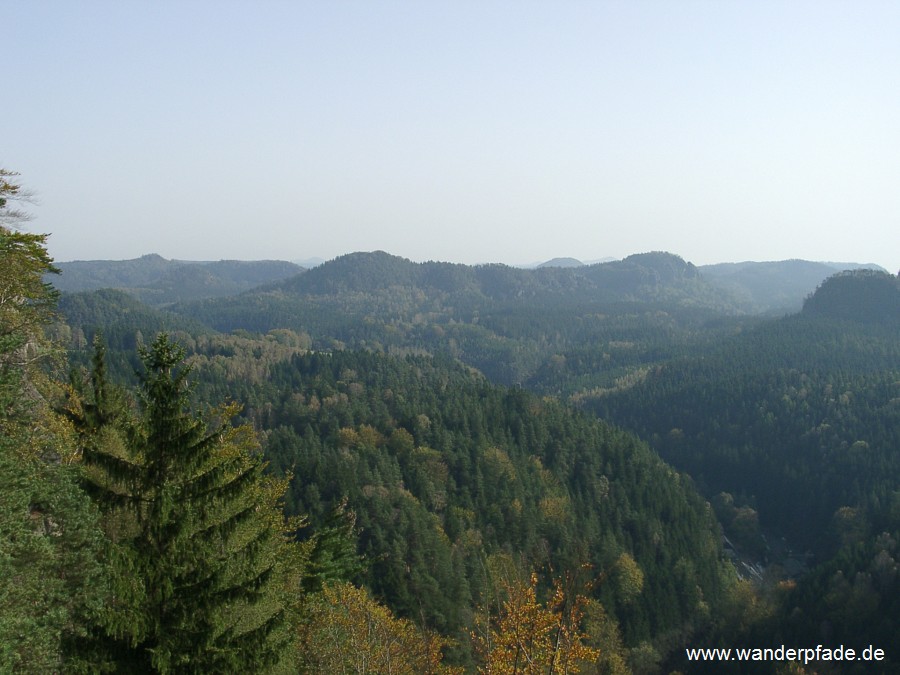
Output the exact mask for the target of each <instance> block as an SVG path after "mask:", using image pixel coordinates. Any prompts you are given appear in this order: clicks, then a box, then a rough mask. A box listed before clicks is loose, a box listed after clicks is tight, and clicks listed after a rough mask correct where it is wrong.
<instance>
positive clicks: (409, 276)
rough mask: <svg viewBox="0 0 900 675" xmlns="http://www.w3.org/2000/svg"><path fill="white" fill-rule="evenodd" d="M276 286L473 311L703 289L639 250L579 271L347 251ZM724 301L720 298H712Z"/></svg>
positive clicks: (695, 278) (692, 294)
mask: <svg viewBox="0 0 900 675" xmlns="http://www.w3.org/2000/svg"><path fill="white" fill-rule="evenodd" d="M278 288H280V289H282V290H284V291H286V292H290V293H294V294H297V295H302V296H329V295H336V294H340V293H373V294H377V293H378V292H381V291H385V290H388V289H401V288H406V289H410V290H413V291H418V292H421V293H423V294H425V295H426V296H434V295H435V294H437V295H439V296H440V297H441V299H442V300H443V301H445V302H446V303H448V304H451V305H454V306H460V307H461V308H469V309H474V308H477V307H480V306H484V305H485V304H486V303H516V302H518V303H522V302H542V301H543V302H550V301H553V302H566V303H585V302H597V301H607V302H608V301H622V300H651V299H658V298H660V297H667V298H672V299H674V300H679V301H685V302H688V301H695V302H696V301H697V297H696V296H697V295H698V293H701V292H704V291H707V292H708V289H707V288H705V286H704V285H703V282H702V281H701V279H700V275H699V274H698V272H697V269H696V268H695V267H694V266H693V265H692V264H690V263H687V262H685V261H684V260H682V259H681V258H679V257H678V256H676V255H672V254H670V253H644V254H637V255H632V256H629V257H628V258H625V259H624V260H620V261H615V262H609V263H598V264H596V265H587V266H581V267H571V268H564V267H555V266H554V267H541V268H538V269H533V270H525V269H519V268H515V267H508V266H506V265H501V264H490V265H475V266H470V265H460V264H453V263H441V262H426V263H413V262H411V261H409V260H407V259H405V258H401V257H398V256H393V255H390V254H387V253H384V252H382V251H376V252H372V253H351V254H348V255H345V256H341V257H339V258H335V259H334V260H332V261H331V262H328V263H325V264H324V265H320V266H319V267H316V268H315V269H313V270H310V271H309V272H308V273H307V274H304V275H303V276H299V277H295V278H293V279H291V280H289V281H286V282H284V283H282V284H280V285H279V286H278ZM713 295H715V296H716V299H717V301H719V302H721V300H722V298H721V297H720V295H716V294H713ZM711 299H712V298H709V300H711Z"/></svg>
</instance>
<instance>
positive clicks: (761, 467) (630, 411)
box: [581, 272, 900, 672]
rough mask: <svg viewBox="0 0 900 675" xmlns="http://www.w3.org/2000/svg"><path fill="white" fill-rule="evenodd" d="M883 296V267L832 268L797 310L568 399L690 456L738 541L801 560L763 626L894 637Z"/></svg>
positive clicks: (897, 468) (899, 579)
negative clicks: (836, 271)
mask: <svg viewBox="0 0 900 675" xmlns="http://www.w3.org/2000/svg"><path fill="white" fill-rule="evenodd" d="M897 297H898V294H897V279H896V277H892V276H890V275H887V274H883V273H871V272H854V273H847V274H841V275H837V276H835V277H832V278H830V279H828V280H827V281H826V282H825V283H823V285H822V287H821V288H820V289H819V290H818V291H817V292H816V293H815V294H814V295H813V296H811V297H810V299H809V300H808V301H807V303H806V306H805V308H804V311H803V312H802V313H801V314H798V315H795V316H790V317H786V318H783V319H781V320H778V321H772V322H768V323H765V324H762V325H760V326H758V327H756V328H755V329H752V330H748V331H744V332H743V333H741V334H739V335H736V336H733V337H732V338H730V339H728V340H725V341H723V342H722V344H720V345H719V346H718V347H716V348H714V349H710V350H707V351H704V352H703V353H702V355H697V356H692V357H685V358H679V359H675V360H672V361H671V362H669V363H665V364H660V365H659V366H657V367H655V368H651V369H648V370H647V371H646V372H645V373H644V377H643V378H640V379H636V380H634V381H632V382H631V383H630V386H627V387H621V388H617V389H610V390H604V391H601V392H597V393H596V394H594V395H591V394H586V395H585V396H584V397H583V398H582V399H581V400H582V401H583V402H584V404H585V405H586V406H587V407H588V408H589V409H591V410H593V411H595V412H596V413H597V414H599V415H602V416H603V417H605V418H607V419H609V420H611V421H614V422H616V423H618V424H621V425H622V426H624V427H626V428H629V429H632V430H635V431H637V432H638V433H639V434H641V435H642V436H643V437H644V438H646V439H647V440H648V441H649V442H650V443H651V445H652V446H653V447H654V448H655V449H656V450H657V451H658V452H659V453H660V454H661V455H662V457H663V458H664V459H666V460H667V461H669V462H671V463H672V464H673V465H674V466H675V467H677V468H679V469H681V470H684V471H686V472H688V473H689V474H690V475H691V476H692V477H693V478H694V480H695V481H696V483H697V484H698V486H700V487H701V489H702V490H703V491H704V493H705V494H706V495H707V496H708V497H710V498H711V499H712V501H713V504H714V506H715V507H716V510H717V515H718V516H719V518H720V520H721V521H722V524H723V526H724V527H725V529H726V532H727V533H728V534H729V536H730V537H731V539H732V541H734V542H735V543H736V544H738V545H739V546H743V547H744V549H745V550H749V551H753V552H754V554H755V555H757V556H758V558H759V559H760V560H765V559H771V558H773V557H775V558H777V556H778V552H777V549H778V548H779V547H782V548H783V547H784V546H787V547H791V548H793V549H794V550H795V553H796V554H798V555H799V557H800V559H801V560H805V562H806V563H807V564H808V565H810V566H812V567H813V571H812V572H811V573H810V574H809V575H808V576H805V577H803V578H801V579H800V581H799V582H798V583H797V586H796V590H795V591H794V592H793V593H792V594H790V595H788V596H786V597H785V599H784V605H783V612H784V615H783V617H782V621H781V624H780V625H779V627H778V628H773V629H772V631H775V630H777V631H781V632H782V634H787V635H791V636H792V637H793V638H794V639H795V640H798V641H801V642H803V641H809V642H811V643H815V642H823V641H828V640H832V641H835V642H843V643H844V644H849V643H852V642H861V641H863V640H866V641H867V643H868V641H873V642H874V641H881V642H882V643H883V644H885V646H886V648H889V650H890V653H898V650H900V641H898V636H900V630H898V628H900V626H898V624H897V621H896V617H897V616H900V576H898V575H897V572H896V570H897V569H898V567H897V565H898V562H897V561H898V560H900V545H898V541H900V491H898V482H897V478H898V476H900V454H898V452H897V449H898V448H900V338H898V335H900V332H898V321H897V320H898V317H900V311H898V305H897ZM760 526H762V531H761V530H760ZM765 532H768V534H769V539H768V541H767V540H766V539H764V538H763V537H762V536H761V534H763V533H765ZM782 536H785V537H786V538H787V542H786V544H781V545H779V544H778V543H777V542H779V541H781V537H782ZM807 553H809V554H811V555H802V554H807ZM779 562H781V561H779ZM885 569H887V572H884V571H883V570H885ZM851 608H852V609H851ZM848 672H849V671H848ZM853 672H856V671H853ZM881 672H894V671H893V670H890V669H888V670H885V671H881Z"/></svg>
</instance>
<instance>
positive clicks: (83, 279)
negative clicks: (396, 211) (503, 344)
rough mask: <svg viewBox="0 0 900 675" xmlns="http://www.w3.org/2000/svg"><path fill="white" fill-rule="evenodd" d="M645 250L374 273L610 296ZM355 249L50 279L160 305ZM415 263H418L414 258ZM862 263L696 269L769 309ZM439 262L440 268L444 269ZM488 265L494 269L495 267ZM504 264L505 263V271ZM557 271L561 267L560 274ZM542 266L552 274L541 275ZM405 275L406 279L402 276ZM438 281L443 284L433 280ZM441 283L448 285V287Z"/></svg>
mask: <svg viewBox="0 0 900 675" xmlns="http://www.w3.org/2000/svg"><path fill="white" fill-rule="evenodd" d="M372 255H374V254H372ZM385 255H387V254H385ZM647 255H648V254H638V255H635V256H629V257H627V258H625V259H624V260H614V259H611V258H606V259H603V260H601V261H595V262H589V263H583V262H581V261H580V260H577V259H575V258H553V259H551V260H548V261H546V262H543V263H539V264H536V265H532V266H528V267H526V268H510V267H508V266H506V265H500V264H488V265H475V266H471V265H459V264H455V263H440V262H428V263H422V264H423V265H426V266H427V267H428V268H429V269H430V270H431V271H430V272H429V273H428V274H425V275H424V276H422V277H421V278H418V277H415V275H414V277H415V278H414V277H403V274H405V272H402V271H401V269H400V267H399V266H397V265H394V266H393V271H394V272H399V273H401V276H400V277H398V278H397V279H393V280H391V279H381V280H374V281H377V282H378V283H382V282H384V283H388V285H390V284H391V283H393V284H397V283H406V282H410V283H425V284H426V285H430V286H433V287H435V288H438V289H439V290H441V289H440V282H438V281H436V278H437V277H440V276H443V277H444V278H445V279H444V281H445V282H446V283H450V284H453V283H456V284H457V285H458V289H461V288H462V287H463V286H467V287H469V288H470V289H472V288H474V287H475V286H478V287H479V288H480V290H479V292H481V293H484V292H485V290H486V288H487V286H490V284H491V282H490V281H488V277H490V276H491V275H493V277H494V279H495V281H497V282H499V279H500V278H501V277H506V281H505V283H511V284H513V285H514V286H520V288H519V289H518V291H517V292H519V291H521V294H522V296H523V297H527V296H528V295H529V294H534V293H538V294H540V292H541V291H540V290H539V289H540V288H541V287H545V288H544V290H548V289H547V288H546V286H548V285H553V284H557V285H559V286H560V288H559V289H557V290H559V291H564V290H565V289H569V290H573V291H574V290H576V289H580V291H585V290H586V288H588V287H593V288H594V289H595V290H596V292H597V293H599V294H601V296H603V295H604V294H605V297H606V298H607V299H609V297H611V295H615V294H616V293H618V294H620V295H621V294H623V292H624V286H623V285H622V283H623V279H624V277H625V276H626V275H627V274H628V273H629V272H628V270H629V269H630V270H631V273H637V268H636V267H635V265H636V264H637V265H643V267H644V268H646V267H647V265H646V264H644V263H645V262H646V260H648V258H647V257H646V256H647ZM349 256H350V257H348V256H340V257H338V258H335V259H334V260H331V261H327V262H326V261H323V260H321V259H319V258H310V259H308V260H306V261H304V262H305V263H306V264H305V265H302V266H301V265H298V264H297V263H292V262H285V261H277V260H264V261H237V260H230V261H228V260H222V261H185V260H167V259H165V258H163V257H161V256H159V255H156V254H149V255H145V256H142V257H140V258H136V259H133V260H93V261H73V262H63V263H58V264H57V267H58V268H59V269H60V270H61V272H62V274H61V275H58V276H53V277H52V278H50V279H49V280H50V281H51V282H52V283H53V285H54V286H55V287H56V288H58V289H59V290H61V291H64V292H76V291H86V290H95V289H99V288H118V289H121V290H125V291H127V292H129V293H131V294H132V295H134V296H135V297H137V298H138V299H140V300H141V301H142V302H145V303H147V304H149V305H152V306H156V307H161V306H166V305H169V304H172V303H175V302H185V301H192V300H203V299H206V298H216V297H225V296H229V295H236V294H238V293H241V292H244V291H247V290H250V289H252V288H256V287H258V286H261V285H264V284H272V283H277V282H279V281H283V280H287V279H289V278H290V277H292V276H294V275H296V274H299V273H301V272H303V271H305V270H306V269H311V268H314V267H316V268H318V267H322V268H324V269H325V270H327V271H325V272H323V273H322V276H323V277H329V276H332V275H334V274H337V275H338V276H341V275H345V274H347V273H348V267H351V266H353V265H355V264H360V265H362V266H363V267H366V266H371V264H372V261H373V258H371V257H367V255H366V254H362V253H359V254H349ZM641 256H645V257H643V258H642V257H641ZM674 257H677V256H674ZM394 258H395V259H396V260H395V262H398V261H405V262H406V263H410V261H406V260H405V259H403V258H399V257H396V256H394ZM641 261H643V262H641ZM410 264H412V265H414V264H415V263H410ZM688 265H690V263H688ZM690 266H691V267H693V266H692V265H690ZM857 268H866V269H877V270H881V268H880V267H878V266H877V265H871V264H860V263H831V262H829V263H826V262H810V261H805V260H785V261H777V262H750V261H747V262H742V263H720V264H715V265H702V266H698V267H696V270H698V271H699V273H700V275H699V277H700V278H701V279H702V280H703V281H704V282H707V287H708V288H712V287H714V288H718V289H720V290H721V291H724V295H723V294H719V295H720V296H721V297H722V298H727V302H728V303H730V304H731V305H732V309H733V310H734V311H738V312H744V313H767V312H784V311H797V310H799V309H800V307H801V305H802V303H803V300H804V299H805V298H806V297H807V296H808V295H809V294H810V293H812V292H813V291H814V290H815V288H816V287H817V286H818V285H819V284H820V283H822V281H824V280H825V279H826V278H827V277H828V276H830V275H831V274H833V273H834V272H835V271H840V270H850V269H857ZM438 269H439V270H441V271H439V272H438V271H437V270H438ZM517 269H524V270H527V271H528V272H534V273H537V275H538V276H533V277H530V276H529V275H528V274H518V273H517V272H515V271H513V270H517ZM337 270H341V271H339V272H338V271H337ZM489 270H493V272H490V271H489ZM501 270H507V271H504V272H501ZM542 271H543V272H542ZM554 271H556V272H558V273H556V274H554ZM882 271H883V270H882ZM370 273H371V270H369V271H365V270H360V271H359V272H354V273H350V274H349V276H350V277H353V276H358V277H359V276H360V275H363V276H364V275H366V274H370ZM542 273H543V274H545V275H546V276H543V277H541V276H540V274H542ZM314 276H315V275H314ZM463 277H466V279H463ZM652 277H653V274H651V275H650V276H645V277H644V278H643V280H644V282H647V283H650V284H651V285H652V284H653V283H655V282H654V281H653V280H652ZM404 278H405V279H406V281H402V280H403V279H404ZM452 279H455V281H452ZM479 279H480V281H479ZM370 280H371V279H370ZM634 281H635V283H633V284H632V285H633V287H634V289H636V288H637V287H638V286H640V285H641V283H642V282H641V281H640V280H638V279H637V278H635V280H634ZM341 283H345V282H343V281H342V282H341ZM435 284H437V285H436V286H435ZM382 285H383V284H382ZM301 286H302V285H301ZM442 290H445V291H449V290H450V289H449V288H444V289H442Z"/></svg>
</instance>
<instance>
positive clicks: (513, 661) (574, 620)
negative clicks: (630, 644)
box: [473, 573, 600, 675]
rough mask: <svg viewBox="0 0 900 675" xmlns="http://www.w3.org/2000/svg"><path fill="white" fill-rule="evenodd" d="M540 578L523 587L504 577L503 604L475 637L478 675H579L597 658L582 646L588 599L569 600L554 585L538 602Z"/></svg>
mask: <svg viewBox="0 0 900 675" xmlns="http://www.w3.org/2000/svg"><path fill="white" fill-rule="evenodd" d="M537 588H538V576H537V574H534V573H532V574H531V575H530V577H529V579H528V580H527V581H525V580H522V579H519V578H517V577H515V576H504V577H503V578H501V580H500V582H499V594H500V597H501V601H500V603H499V611H498V612H497V614H496V615H495V616H493V617H492V616H490V615H489V614H488V615H484V614H483V615H482V617H481V626H480V627H479V630H476V632H474V633H473V638H474V640H475V645H476V650H477V652H478V654H479V656H480V657H481V661H482V663H481V666H480V667H479V672H482V673H485V674H486V675H519V674H520V673H521V674H522V675H525V674H529V673H550V674H553V673H559V674H563V673H578V672H581V668H582V667H583V666H584V665H585V664H588V663H593V662H594V661H596V660H597V658H598V657H599V655H600V654H599V652H598V651H597V650H596V649H594V648H592V647H590V646H588V645H587V644H585V639H586V635H585V634H584V633H583V632H582V629H581V621H582V617H583V615H584V608H585V604H586V598H584V597H583V596H576V597H574V598H572V597H571V596H570V594H567V593H566V591H565V589H564V585H563V582H562V581H561V580H559V579H557V580H555V581H554V585H553V592H552V594H551V595H550V597H549V599H548V600H547V602H546V603H545V604H541V603H540V602H539V601H538V597H537Z"/></svg>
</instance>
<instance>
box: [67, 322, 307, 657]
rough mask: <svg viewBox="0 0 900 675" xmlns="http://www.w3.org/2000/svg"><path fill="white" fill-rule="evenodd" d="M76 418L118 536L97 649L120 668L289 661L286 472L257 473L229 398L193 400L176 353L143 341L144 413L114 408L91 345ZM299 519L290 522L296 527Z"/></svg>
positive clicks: (291, 586)
mask: <svg viewBox="0 0 900 675" xmlns="http://www.w3.org/2000/svg"><path fill="white" fill-rule="evenodd" d="M96 349H97V357H96V358H95V367H94V372H93V375H92V378H91V389H92V392H91V395H90V396H88V397H86V398H87V400H86V402H85V404H84V405H83V406H82V408H81V410H80V411H77V412H79V414H76V415H74V417H76V418H80V419H77V420H76V421H77V422H80V423H78V424H76V426H77V427H78V428H79V430H80V431H81V434H82V439H83V463H84V467H85V477H86V482H87V484H88V488H89V491H90V493H91V494H92V495H93V496H94V498H95V499H96V501H97V502H98V503H99V504H100V505H101V508H102V509H103V511H104V512H105V514H106V517H105V524H106V526H107V532H108V534H109V536H110V538H111V539H112V540H113V541H114V542H115V545H116V549H117V553H116V562H115V567H116V584H115V585H116V593H117V602H116V603H113V605H112V607H111V609H110V611H109V613H108V614H107V616H106V618H105V621H104V622H103V625H102V626H100V628H99V630H98V639H97V641H96V643H95V645H94V646H93V647H92V649H95V650H96V652H97V660H98V662H103V663H107V664H108V665H109V666H111V667H113V668H115V669H117V670H120V671H141V672H161V673H180V672H185V673H190V672H196V673H208V672H264V671H266V670H269V669H270V668H272V667H274V666H275V665H276V664H278V663H279V662H283V661H284V659H285V658H289V657H290V654H289V650H290V645H291V643H292V635H291V625H290V624H291V622H290V621H289V615H290V614H291V612H292V605H291V603H292V600H291V599H290V598H291V595H292V594H291V590H293V591H296V590H297V589H298V586H299V573H300V570H301V566H302V557H303V556H302V555H301V552H300V549H299V548H298V547H297V545H296V544H292V543H289V541H288V539H287V538H286V537H285V533H286V530H287V529H288V527H289V525H288V524H286V523H285V521H284V518H283V516H282V513H281V509H280V507H279V504H278V502H279V499H280V497H281V495H282V494H283V492H284V489H285V487H286V482H285V481H276V480H274V479H271V478H268V477H266V476H265V475H264V474H263V468H264V464H263V462H262V461H261V459H260V458H259V456H258V454H257V453H256V452H255V450H256V447H255V438H254V436H253V433H252V431H251V430H250V429H249V428H247V427H233V426H232V425H231V419H232V418H233V416H234V415H235V414H236V413H237V408H236V407H234V406H223V407H220V408H218V409H217V410H215V411H212V413H211V415H210V417H211V418H212V419H213V421H211V422H208V421H204V420H203V419H201V417H200V416H198V415H197V414H195V413H194V412H193V411H192V410H191V407H190V401H189V397H190V389H189V386H188V380H187V378H188V374H189V372H190V368H189V367H188V366H186V365H185V364H184V363H183V360H184V354H185V353H184V350H183V349H182V348H181V347H180V346H178V345H177V344H174V343H173V342H172V341H170V339H169V338H168V337H167V336H166V335H165V334H160V335H159V336H158V337H157V338H156V340H155V341H154V342H153V344H152V345H151V346H150V347H149V348H147V349H142V351H141V358H142V360H143V363H144V366H145V373H144V374H143V375H142V377H141V387H140V391H139V406H138V407H139V410H140V412H139V416H138V419H137V420H134V421H131V422H129V421H126V420H127V416H125V415H123V413H122V411H121V409H120V410H118V411H116V410H115V409H112V403H111V401H112V400H113V398H114V397H111V396H110V395H109V385H108V384H107V383H106V382H105V376H104V374H103V364H102V346H96ZM294 525H296V523H294Z"/></svg>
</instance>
